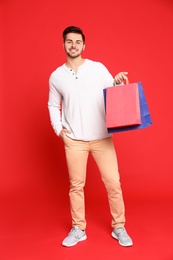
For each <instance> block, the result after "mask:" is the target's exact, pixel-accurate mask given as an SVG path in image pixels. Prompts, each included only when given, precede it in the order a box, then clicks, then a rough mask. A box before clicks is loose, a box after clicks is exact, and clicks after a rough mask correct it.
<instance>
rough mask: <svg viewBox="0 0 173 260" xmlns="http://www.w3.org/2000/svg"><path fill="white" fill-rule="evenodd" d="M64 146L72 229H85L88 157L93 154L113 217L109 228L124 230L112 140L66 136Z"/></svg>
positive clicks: (121, 198) (122, 204)
mask: <svg viewBox="0 0 173 260" xmlns="http://www.w3.org/2000/svg"><path fill="white" fill-rule="evenodd" d="M64 144H65V153H66V160H67V167H68V172H69V180H70V192H69V196H70V207H71V216H72V226H73V227H74V226H78V227H79V228H80V229H82V230H85V228H86V219H85V199H84V186H85V182H86V168H87V160H88V155H89V153H91V154H92V156H93V158H94V160H95V162H96V164H97V166H98V168H99V171H100V174H101V178H102V180H103V182H104V184H105V187H106V190H107V194H108V201H109V206H110V212H111V215H112V227H113V228H117V227H120V226H124V224H125V210H124V201H123V196H122V190H121V184H120V178H119V172H118V163H117V156H116V152H115V149H114V144H113V141H112V138H105V139H100V140H94V141H77V140H73V139H71V138H69V137H67V136H66V137H65V138H64Z"/></svg>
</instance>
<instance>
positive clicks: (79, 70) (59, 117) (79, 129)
mask: <svg viewBox="0 0 173 260" xmlns="http://www.w3.org/2000/svg"><path fill="white" fill-rule="evenodd" d="M63 46H64V50H65V53H66V63H65V64H63V65H62V66H60V67H58V68H57V69H56V70H55V71H54V72H53V73H52V74H51V76H50V79H49V87H50V90H49V101H48V108H49V113H50V120H51V124H52V127H53V129H54V131H55V133H56V134H57V135H58V136H59V137H60V138H61V139H62V140H63V142H64V146H65V153H66V161H67V166H68V172H69V180H70V192H69V197H70V209H71V217H72V229H71V231H70V233H69V234H68V236H67V237H66V238H65V239H64V240H63V242H62V245H63V246H67V247H70V246H74V245H76V244H77V243H78V242H79V241H83V240H85V239H86V238H87V236H86V232H85V229H86V219H85V203H84V186H85V180H86V165H87V159H88V154H89V153H91V154H92V156H93V158H94V160H95V161H96V163H97V165H98V168H99V171H100V174H101V178H102V180H103V182H104V184H105V187H106V190H107V194H108V200H109V205H110V212H111V215H112V228H113V231H112V237H113V238H115V239H117V240H118V241H119V243H120V245H122V246H132V244H133V242H132V240H131V238H130V237H129V235H128V234H127V232H126V230H125V228H124V225H125V210H124V201H123V196H122V190H121V184H120V178H119V172H118V163H117V157H116V152H115V149H114V144H113V141H112V136H111V134H108V132H107V128H106V124H105V108H104V99H103V89H104V88H106V87H110V86H112V85H117V84H120V83H122V82H123V81H124V80H128V79H127V72H120V73H118V74H117V75H116V76H115V78H113V77H112V75H111V74H110V73H109V71H108V70H107V68H106V67H105V66H104V65H103V64H101V63H100V62H95V61H92V60H89V59H84V58H82V52H83V51H84V49H85V36H84V34H83V32H82V30H81V29H80V28H78V27H74V26H70V27H67V28H66V29H65V30H64V32H63ZM61 104H62V107H61ZM61 108H62V110H61ZM61 111H62V112H61Z"/></svg>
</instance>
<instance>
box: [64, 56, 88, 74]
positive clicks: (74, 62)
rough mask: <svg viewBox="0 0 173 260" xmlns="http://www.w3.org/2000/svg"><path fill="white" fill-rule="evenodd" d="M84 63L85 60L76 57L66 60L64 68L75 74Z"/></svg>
mask: <svg viewBox="0 0 173 260" xmlns="http://www.w3.org/2000/svg"><path fill="white" fill-rule="evenodd" d="M84 62H85V59H83V58H82V57H77V58H74V59H73V58H70V57H68V58H67V61H66V66H67V67H68V68H71V69H72V70H73V71H75V72H77V70H78V68H79V66H81V65H82V64H83V63H84Z"/></svg>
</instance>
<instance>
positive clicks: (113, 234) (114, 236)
mask: <svg viewBox="0 0 173 260" xmlns="http://www.w3.org/2000/svg"><path fill="white" fill-rule="evenodd" d="M112 237H113V238H115V239H116V240H118V242H119V244H120V245H121V246H132V245H133V243H131V244H128V245H125V244H122V243H121V242H120V241H119V239H118V237H117V236H116V235H115V233H114V232H112Z"/></svg>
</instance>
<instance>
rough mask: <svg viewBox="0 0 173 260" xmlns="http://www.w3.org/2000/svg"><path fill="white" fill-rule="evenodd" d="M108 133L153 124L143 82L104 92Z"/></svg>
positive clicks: (112, 88) (108, 89)
mask: <svg viewBox="0 0 173 260" xmlns="http://www.w3.org/2000/svg"><path fill="white" fill-rule="evenodd" d="M104 101H105V109H106V125H107V129H108V133H113V132H121V131H127V130H135V129H141V128H146V127H148V126H150V125H151V124H152V120H151V116H150V112H149V109H148V105H147V102H146V98H145V95H144V90H143V87H142V83H141V82H137V83H131V84H128V85H121V86H116V87H110V88H107V89H105V90H104Z"/></svg>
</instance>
